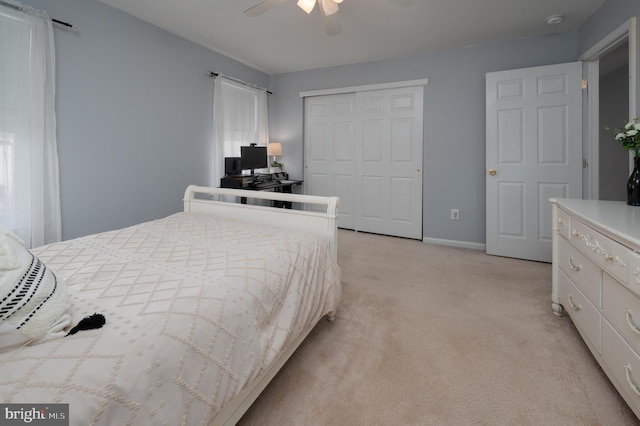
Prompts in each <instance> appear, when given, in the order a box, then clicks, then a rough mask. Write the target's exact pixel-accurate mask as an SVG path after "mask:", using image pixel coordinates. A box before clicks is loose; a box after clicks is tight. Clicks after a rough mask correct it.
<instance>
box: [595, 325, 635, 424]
mask: <svg viewBox="0 0 640 426" xmlns="http://www.w3.org/2000/svg"><path fill="white" fill-rule="evenodd" d="M602 359H603V362H604V365H605V366H606V370H608V374H609V378H610V379H611V381H613V382H614V384H615V385H616V388H617V389H618V391H620V392H621V394H622V396H623V397H624V399H625V401H627V404H629V406H631V408H632V409H633V410H634V411H635V412H636V413H637V412H638V411H639V409H640V357H638V354H637V353H636V352H635V351H634V350H633V349H632V348H631V347H630V346H629V345H628V344H627V343H626V342H625V341H624V340H623V339H622V337H621V336H620V335H619V334H618V333H617V332H616V331H615V330H614V329H613V327H612V326H611V325H610V324H609V323H608V322H607V321H606V320H603V321H602ZM611 375H613V377H611Z"/></svg>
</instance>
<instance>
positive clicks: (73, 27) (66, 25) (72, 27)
mask: <svg viewBox="0 0 640 426" xmlns="http://www.w3.org/2000/svg"><path fill="white" fill-rule="evenodd" d="M0 4H2V5H4V6H7V7H8V8H11V9H14V10H17V11H20V12H24V13H28V12H27V11H25V10H24V9H23V8H22V7H20V6H17V5H15V4H13V3H7V2H5V1H2V0H0ZM51 22H53V23H54V24H58V25H60V26H62V27H64V29H66V30H69V31H76V30H77V29H78V27H77V26H76V25H73V24H70V23H68V22H64V21H60V20H58V19H54V18H51Z"/></svg>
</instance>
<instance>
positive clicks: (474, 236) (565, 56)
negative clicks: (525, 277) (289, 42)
mask: <svg viewBox="0 0 640 426" xmlns="http://www.w3.org/2000/svg"><path fill="white" fill-rule="evenodd" d="M576 58H577V34H576V33H570V34H564V35H553V36H546V37H538V38H530V39H524V40H513V41H506V42H502V43H495V44H490V45H483V46H478V47H472V48H467V49H457V50H447V51H439V52H433V53H426V54H424V55H420V56H415V57H411V58H405V59H397V60H385V61H378V62H372V63H363V64H356V65H348V66H340V67H332V68H325V69H316V70H310V71H300V72H295V73H286V74H278V75H273V76H271V77H270V87H271V89H272V90H273V91H274V96H273V97H272V98H271V102H270V104H269V108H270V109H269V114H270V133H271V140H278V141H280V142H282V143H283V150H284V152H285V155H284V156H283V162H284V163H285V164H287V169H288V171H289V172H290V173H291V174H292V175H294V176H295V177H302V176H303V170H302V158H303V152H302V137H303V100H302V99H301V98H300V96H299V92H300V91H306V90H318V89H329V88H336V87H348V86H357V85H364V84H376V83H386V82H392V81H402V80H415V79H423V78H427V79H429V83H428V85H427V86H426V87H425V98H424V168H423V169H424V195H423V205H424V209H423V214H424V220H423V235H424V236H425V237H428V238H437V239H445V240H454V241H462V242H470V243H480V244H484V242H485V176H486V175H485V73H487V72H491V71H501V70H507V69H516V68H524V67H532V66H540V65H548V64H555V63H562V62H572V61H575V60H576ZM452 208H457V209H459V210H460V220H459V221H451V218H450V210H451V209H452Z"/></svg>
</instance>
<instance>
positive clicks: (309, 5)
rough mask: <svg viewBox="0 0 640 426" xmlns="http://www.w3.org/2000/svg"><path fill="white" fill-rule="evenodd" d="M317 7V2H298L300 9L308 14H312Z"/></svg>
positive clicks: (302, 0) (313, 0)
mask: <svg viewBox="0 0 640 426" xmlns="http://www.w3.org/2000/svg"><path fill="white" fill-rule="evenodd" d="M315 5H316V0H298V7H299V8H300V9H302V10H304V11H305V12H307V13H311V11H312V10H313V8H314V7H315Z"/></svg>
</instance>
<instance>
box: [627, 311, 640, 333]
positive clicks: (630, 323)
mask: <svg viewBox="0 0 640 426" xmlns="http://www.w3.org/2000/svg"><path fill="white" fill-rule="evenodd" d="M624 314H625V315H626V316H627V325H628V326H629V328H630V329H631V331H633V332H634V333H636V334H640V329H639V328H638V326H637V325H635V324H634V323H633V317H632V316H631V311H630V310H629V309H625V311H624Z"/></svg>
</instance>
